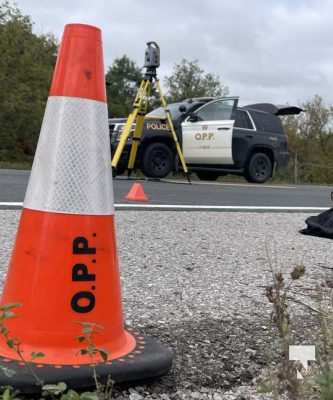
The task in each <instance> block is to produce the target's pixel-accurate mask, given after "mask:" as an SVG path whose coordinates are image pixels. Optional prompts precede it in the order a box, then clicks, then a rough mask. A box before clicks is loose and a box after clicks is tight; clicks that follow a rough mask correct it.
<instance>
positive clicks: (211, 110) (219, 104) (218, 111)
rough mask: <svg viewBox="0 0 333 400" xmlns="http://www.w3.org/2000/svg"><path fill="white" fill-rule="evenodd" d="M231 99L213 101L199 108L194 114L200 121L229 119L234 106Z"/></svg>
mask: <svg viewBox="0 0 333 400" xmlns="http://www.w3.org/2000/svg"><path fill="white" fill-rule="evenodd" d="M234 102H235V100H233V99H230V100H229V99H228V100H221V101H215V102H213V103H209V104H207V105H206V106H203V107H202V108H200V110H199V111H197V112H196V113H195V114H196V115H197V116H198V118H199V120H200V121H221V120H230V119H231V114H232V110H233V108H234Z"/></svg>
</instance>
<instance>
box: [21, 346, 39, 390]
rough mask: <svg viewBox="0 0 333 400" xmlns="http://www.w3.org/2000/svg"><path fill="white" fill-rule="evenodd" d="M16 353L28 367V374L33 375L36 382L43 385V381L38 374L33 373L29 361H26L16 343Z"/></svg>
mask: <svg viewBox="0 0 333 400" xmlns="http://www.w3.org/2000/svg"><path fill="white" fill-rule="evenodd" d="M16 353H17V355H18V356H19V357H20V360H21V361H22V362H23V363H24V365H25V366H26V367H27V368H28V370H29V372H30V374H31V375H32V376H33V377H34V379H35V381H36V383H37V385H38V386H43V384H44V383H43V381H42V380H41V379H40V378H39V376H38V375H37V374H36V373H35V371H34V370H33V369H32V367H31V365H30V362H29V361H26V360H25V359H24V357H23V355H22V351H21V349H20V345H19V344H18V345H17V349H16Z"/></svg>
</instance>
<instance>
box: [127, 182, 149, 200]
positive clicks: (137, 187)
mask: <svg viewBox="0 0 333 400" xmlns="http://www.w3.org/2000/svg"><path fill="white" fill-rule="evenodd" d="M125 199H126V200H130V201H148V200H149V198H148V196H147V195H146V193H145V191H144V189H143V186H142V185H141V183H139V182H135V183H133V185H132V187H131V189H130V191H129V192H128V194H127V196H126V197H125Z"/></svg>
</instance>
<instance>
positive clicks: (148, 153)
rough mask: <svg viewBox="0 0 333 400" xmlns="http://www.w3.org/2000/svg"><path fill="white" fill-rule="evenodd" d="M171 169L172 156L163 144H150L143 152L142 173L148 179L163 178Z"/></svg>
mask: <svg viewBox="0 0 333 400" xmlns="http://www.w3.org/2000/svg"><path fill="white" fill-rule="evenodd" d="M172 168H173V156H172V151H171V150H170V148H169V147H168V146H167V145H166V144H164V143H152V144H150V145H149V146H147V148H146V149H145V150H144V153H143V157H142V168H141V169H142V172H143V173H144V174H145V175H146V176H147V177H149V178H165V177H166V176H167V175H168V174H169V173H170V172H171V171H172Z"/></svg>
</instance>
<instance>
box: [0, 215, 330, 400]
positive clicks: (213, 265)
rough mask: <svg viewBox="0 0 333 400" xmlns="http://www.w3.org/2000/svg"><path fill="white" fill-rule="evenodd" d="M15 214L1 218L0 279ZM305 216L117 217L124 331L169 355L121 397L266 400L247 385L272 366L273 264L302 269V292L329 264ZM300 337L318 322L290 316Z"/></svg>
mask: <svg viewBox="0 0 333 400" xmlns="http://www.w3.org/2000/svg"><path fill="white" fill-rule="evenodd" d="M19 214H20V212H19V211H0V227H1V228H0V243H1V248H0V273H1V280H2V281H3V279H4V277H5V271H6V268H7V265H8V260H9V256H10V251H11V247H12V244H13V241H14V237H15V232H16V228H17V223H18V218H19ZM307 217H308V215H306V214H276V213H275V214H262V213H213V212H195V213H191V212H152V211H149V212H143V211H139V212H137V211H126V212H117V214H116V224H117V238H118V252H119V259H120V260H119V261H120V267H121V280H122V287H123V303H124V313H125V318H126V323H127V324H128V325H131V326H134V327H136V328H138V329H139V330H140V331H142V332H144V333H147V334H150V335H153V336H156V337H158V338H159V339H160V340H161V341H162V342H164V343H166V344H168V345H169V346H170V347H171V348H172V349H173V350H174V351H175V360H174V366H173V369H172V371H171V372H170V374H169V375H167V376H165V377H163V378H162V379H160V380H158V381H155V382H152V383H151V384H149V385H148V384H146V385H142V386H137V387H136V388H118V389H116V392H115V395H116V398H119V399H122V398H124V399H127V398H129V399H131V400H140V399H144V398H147V399H151V398H156V399H159V398H160V399H164V400H168V399H172V398H174V399H192V398H193V399H213V400H219V399H226V400H234V399H239V400H241V399H251V400H255V399H264V398H266V397H264V396H259V395H257V394H256V387H255V385H254V383H253V380H254V379H255V378H256V377H257V376H258V375H260V373H261V371H262V370H263V369H264V368H266V367H268V366H269V365H270V363H271V362H272V361H271V358H270V354H271V353H272V344H273V343H274V339H273V338H272V331H271V329H270V312H271V308H270V305H269V304H268V303H267V300H266V298H265V296H264V287H265V286H266V285H267V284H269V282H270V281H271V270H270V265H272V266H273V268H274V269H276V270H281V271H282V272H285V273H287V272H288V273H289V272H290V271H291V269H292V268H293V267H294V266H295V265H297V264H301V263H302V264H304V265H305V267H306V269H307V274H306V277H305V280H304V282H303V283H302V284H303V285H304V286H306V287H309V286H311V287H313V286H314V285H315V284H316V282H318V280H321V279H322V278H323V277H324V274H325V271H324V270H323V269H321V268H319V265H326V266H332V265H331V264H332V261H331V258H330V257H329V249H331V246H332V245H331V242H330V241H329V240H325V239H319V238H314V237H306V236H303V235H301V234H299V233H298V231H299V229H301V228H303V227H304V220H305V219H306V218H307ZM294 314H295V315H294V318H295V320H297V321H298V322H297V324H298V327H299V329H300V331H301V332H302V333H301V334H300V340H304V339H305V340H306V333H307V332H308V331H309V332H310V331H311V330H313V328H314V326H313V324H315V322H313V321H312V320H311V318H304V315H303V311H302V310H300V309H299V308H297V307H296V308H295V310H294Z"/></svg>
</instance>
